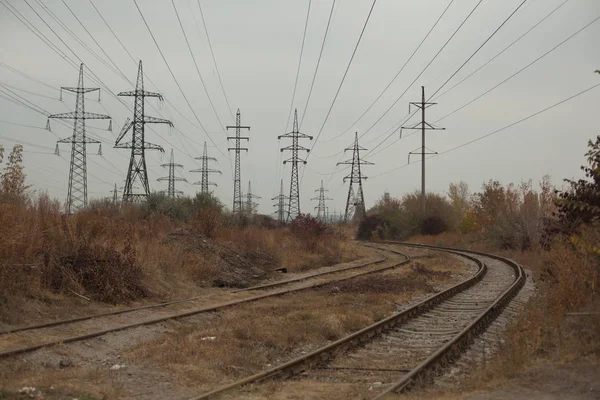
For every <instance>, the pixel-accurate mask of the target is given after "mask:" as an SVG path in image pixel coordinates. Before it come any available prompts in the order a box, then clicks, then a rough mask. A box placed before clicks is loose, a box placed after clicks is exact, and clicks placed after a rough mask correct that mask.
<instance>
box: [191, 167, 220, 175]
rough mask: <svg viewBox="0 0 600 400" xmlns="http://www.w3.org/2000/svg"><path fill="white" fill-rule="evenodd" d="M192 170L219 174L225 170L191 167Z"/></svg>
mask: <svg viewBox="0 0 600 400" xmlns="http://www.w3.org/2000/svg"><path fill="white" fill-rule="evenodd" d="M190 172H210V173H217V174H222V173H223V172H221V171H219V170H218V169H203V168H198V169H190Z"/></svg>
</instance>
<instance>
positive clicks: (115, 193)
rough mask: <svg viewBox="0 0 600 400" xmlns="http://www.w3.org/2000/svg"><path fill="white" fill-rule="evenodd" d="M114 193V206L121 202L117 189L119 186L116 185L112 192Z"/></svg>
mask: <svg viewBox="0 0 600 400" xmlns="http://www.w3.org/2000/svg"><path fill="white" fill-rule="evenodd" d="M110 192H111V193H112V202H113V204H117V203H118V202H119V194H118V193H119V190H118V189H117V184H116V183H115V188H114V189H113V190H111V191H110Z"/></svg>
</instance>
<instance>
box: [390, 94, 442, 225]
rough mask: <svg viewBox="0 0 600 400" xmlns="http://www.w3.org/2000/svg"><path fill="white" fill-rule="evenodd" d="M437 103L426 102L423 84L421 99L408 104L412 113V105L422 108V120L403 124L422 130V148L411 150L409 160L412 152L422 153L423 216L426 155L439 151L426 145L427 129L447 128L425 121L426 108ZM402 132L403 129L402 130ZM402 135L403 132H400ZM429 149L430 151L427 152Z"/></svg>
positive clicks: (423, 211) (407, 127)
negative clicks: (412, 123) (409, 124)
mask: <svg viewBox="0 0 600 400" xmlns="http://www.w3.org/2000/svg"><path fill="white" fill-rule="evenodd" d="M435 104H437V103H427V102H425V86H421V101H420V102H410V104H409V106H408V112H409V113H410V106H411V105H412V106H415V107H417V108H420V109H421V122H417V123H416V124H414V125H411V126H403V127H402V128H401V129H420V130H421V148H420V149H417V150H414V151H411V152H410V153H408V162H409V163H410V156H411V154H419V153H420V154H421V216H422V217H425V155H427V154H437V152H435V151H432V150H429V149H428V148H427V147H425V131H426V130H444V129H446V128H436V127H434V126H433V125H431V124H430V123H428V122H426V121H425V109H426V108H428V107H431V106H433V105H435ZM400 132H402V131H400ZM400 134H401V135H402V133H400ZM427 150H429V152H427Z"/></svg>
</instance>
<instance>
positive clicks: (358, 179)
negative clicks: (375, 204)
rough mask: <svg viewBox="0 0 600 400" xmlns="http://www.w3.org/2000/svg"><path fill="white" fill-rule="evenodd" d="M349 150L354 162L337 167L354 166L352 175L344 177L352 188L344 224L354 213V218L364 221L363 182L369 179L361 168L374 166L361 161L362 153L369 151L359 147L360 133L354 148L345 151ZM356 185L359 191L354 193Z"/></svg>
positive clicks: (356, 136)
mask: <svg viewBox="0 0 600 400" xmlns="http://www.w3.org/2000/svg"><path fill="white" fill-rule="evenodd" d="M348 150H352V160H346V161H342V162H339V163H337V165H340V164H347V165H351V166H352V169H351V171H350V174H349V175H347V176H345V177H344V182H346V179H350V187H349V188H348V199H347V200H346V212H345V213H344V222H348V213H349V212H352V211H353V214H354V216H353V217H354V218H357V219H362V218H363V217H364V216H365V214H366V209H365V197H364V194H363V185H362V181H363V180H366V179H367V177H366V176H363V175H362V173H361V169H360V166H361V165H374V164H373V163H371V162H368V161H366V160H361V158H360V151H361V150H367V149H365V148H364V147H360V146H359V144H358V132H356V134H355V136H354V146H353V147H351V148H347V149H344V151H348ZM354 185H358V190H357V191H356V192H354ZM353 193H354V194H353ZM351 208H352V209H351ZM351 218H352V217H351Z"/></svg>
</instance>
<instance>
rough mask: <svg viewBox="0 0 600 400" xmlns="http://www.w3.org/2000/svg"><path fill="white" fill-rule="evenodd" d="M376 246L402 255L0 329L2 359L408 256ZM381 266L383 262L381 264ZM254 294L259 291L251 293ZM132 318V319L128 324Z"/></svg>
mask: <svg viewBox="0 0 600 400" xmlns="http://www.w3.org/2000/svg"><path fill="white" fill-rule="evenodd" d="M370 247H373V246H370ZM374 248H375V249H377V250H378V252H381V251H384V252H388V253H392V254H395V255H399V256H401V257H402V258H403V259H402V260H389V257H388V256H386V255H385V254H382V253H379V256H378V257H376V258H375V259H370V260H368V261H361V262H358V263H353V264H351V265H349V266H344V267H340V268H335V269H331V270H327V271H322V272H318V273H310V274H305V275H302V276H300V277H296V278H293V279H288V280H282V281H278V282H273V283H269V284H263V285H258V286H254V287H250V288H246V289H242V290H234V291H229V292H226V294H228V295H230V296H231V297H232V298H231V299H230V300H228V301H221V302H219V303H216V304H215V302H214V301H212V302H211V303H210V304H208V305H198V304H197V302H198V301H200V300H204V301H205V302H206V299H205V298H203V297H202V296H196V297H190V298H187V299H180V300H173V301H169V302H162V303H155V304H150V305H145V306H140V307H133V308H127V309H122V310H116V311H112V312H106V313H100V314H93V315H87V316H82V317H77V318H72V319H65V320H59V321H52V322H48V323H42V324H36V325H29V326H24V327H17V328H13V329H8V330H4V331H0V358H4V357H8V356H13V355H17V354H21V353H27V352H32V351H35V350H38V349H41V348H44V347H49V346H53V345H57V344H61V343H72V342H77V341H82V340H87V339H91V338H95V337H99V336H102V335H105V334H108V333H111V332H118V331H122V330H126V329H132V328H136V327H139V326H144V325H151V324H157V323H160V322H164V321H167V320H171V319H179V318H185V317H190V316H193V315H197V314H200V313H206V312H212V311H219V310H222V309H225V308H228V307H233V306H236V305H241V304H245V303H250V302H254V301H259V300H262V299H267V298H270V297H275V296H282V295H285V294H288V293H294V292H299V291H302V290H308V289H312V288H316V287H319V286H323V285H326V284H329V283H332V282H340V281H345V280H348V279H354V278H357V277H360V276H364V275H367V274H373V273H378V272H383V271H387V270H389V269H392V268H396V267H399V266H402V265H405V264H408V263H409V262H410V257H408V256H407V255H405V254H404V253H402V252H400V251H397V250H393V249H388V248H386V247H385V246H375V247H374ZM379 264H384V265H383V266H379ZM373 266H375V268H373ZM357 271H358V272H357ZM329 275H331V276H333V277H329V278H330V279H325V278H324V277H326V276H329ZM252 292H262V293H259V294H254V293H252ZM194 303H196V304H194ZM182 305H183V309H182ZM132 320H133V321H134V322H131V321H132ZM73 332H76V333H77V334H73Z"/></svg>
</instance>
